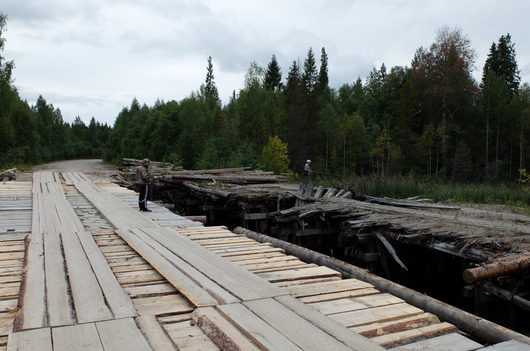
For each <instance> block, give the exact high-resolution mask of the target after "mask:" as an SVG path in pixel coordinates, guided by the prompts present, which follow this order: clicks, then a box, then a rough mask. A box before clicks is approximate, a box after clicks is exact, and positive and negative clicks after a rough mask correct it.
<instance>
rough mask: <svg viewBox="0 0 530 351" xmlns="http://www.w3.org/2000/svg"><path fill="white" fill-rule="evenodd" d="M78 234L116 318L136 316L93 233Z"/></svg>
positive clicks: (129, 300)
mask: <svg viewBox="0 0 530 351" xmlns="http://www.w3.org/2000/svg"><path fill="white" fill-rule="evenodd" d="M76 235H77V237H78V238H79V241H80V242H81V246H82V247H83V249H84V251H85V253H86V255H87V258H88V260H89V262H90V265H91V266H92V270H93V271H94V273H95V275H96V279H97V280H98V282H99V286H100V287H101V289H102V290H103V294H104V295H105V299H106V300H107V303H108V305H109V306H110V309H111V311H112V314H113V315H114V318H124V317H133V316H136V311H135V309H134V306H133V304H132V301H131V299H130V298H129V296H127V294H126V293H125V291H123V288H122V287H121V286H120V283H118V280H117V279H116V277H115V276H114V273H112V270H111V269H110V267H109V265H108V263H107V260H106V259H105V256H103V254H102V253H101V251H100V250H99V248H98V246H97V245H96V243H95V241H94V239H93V238H92V235H91V234H90V233H88V232H76Z"/></svg>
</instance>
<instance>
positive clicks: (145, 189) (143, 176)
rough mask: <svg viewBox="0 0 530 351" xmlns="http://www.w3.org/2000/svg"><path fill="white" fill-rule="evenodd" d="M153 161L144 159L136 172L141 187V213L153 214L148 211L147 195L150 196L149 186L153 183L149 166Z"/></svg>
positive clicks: (139, 197) (139, 202)
mask: <svg viewBox="0 0 530 351" xmlns="http://www.w3.org/2000/svg"><path fill="white" fill-rule="evenodd" d="M150 164H151V161H149V160H148V159H146V158H145V159H144V160H143V161H142V165H141V166H140V167H138V169H137V170H136V180H137V181H138V185H139V187H140V195H139V196H138V206H139V207H140V211H143V212H151V210H149V209H147V195H148V194H149V184H150V183H151V175H150V174H149V165H150Z"/></svg>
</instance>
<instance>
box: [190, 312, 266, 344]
mask: <svg viewBox="0 0 530 351" xmlns="http://www.w3.org/2000/svg"><path fill="white" fill-rule="evenodd" d="M192 319H193V321H194V322H195V324H196V325H197V326H198V327H200V328H201V329H202V331H203V332H204V333H205V334H206V335H208V337H209V338H210V339H211V340H212V341H213V342H214V343H215V344H216V345H217V347H219V348H220V349H221V350H223V351H241V350H245V351H247V350H248V351H259V350H260V349H259V348H258V347H257V346H256V345H254V344H253V343H252V342H250V340H249V339H248V338H247V337H245V336H244V335H243V334H242V333H241V331H240V330H238V329H237V328H236V327H235V326H234V325H233V324H232V323H230V322H229V321H228V320H226V318H225V317H224V316H223V315H221V313H220V312H219V311H218V310H217V309H215V308H213V307H203V308H198V309H196V310H195V311H194V312H193V313H192Z"/></svg>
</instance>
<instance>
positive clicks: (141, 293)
mask: <svg viewBox="0 0 530 351" xmlns="http://www.w3.org/2000/svg"><path fill="white" fill-rule="evenodd" d="M124 290H125V291H126V292H127V294H129V296H130V297H131V298H136V297H151V296H158V295H168V294H174V293H176V292H177V290H176V289H175V287H174V286H173V285H171V284H168V283H161V284H152V285H145V286H131V287H124Z"/></svg>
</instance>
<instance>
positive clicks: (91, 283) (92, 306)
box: [61, 233, 113, 323]
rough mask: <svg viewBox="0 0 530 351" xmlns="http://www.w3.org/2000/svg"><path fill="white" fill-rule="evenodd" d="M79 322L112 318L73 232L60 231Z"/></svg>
mask: <svg viewBox="0 0 530 351" xmlns="http://www.w3.org/2000/svg"><path fill="white" fill-rule="evenodd" d="M61 238H62V240H63V248H64V255H65V258H66V265H67V267H68V276H69V278H70V287H71V289H72V297H73V300H74V306H75V312H76V316H77V320H78V322H79V323H85V322H94V321H99V320H107V319H112V317H113V316H112V313H111V312H110V311H109V309H108V307H107V305H106V303H105V299H104V297H103V292H102V291H101V288H100V286H99V283H98V281H97V279H96V277H95V275H94V271H92V268H91V266H90V262H89V261H88V259H87V257H86V255H85V253H84V251H83V248H82V246H81V243H80V242H79V240H78V238H77V236H76V235H75V233H61Z"/></svg>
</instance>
